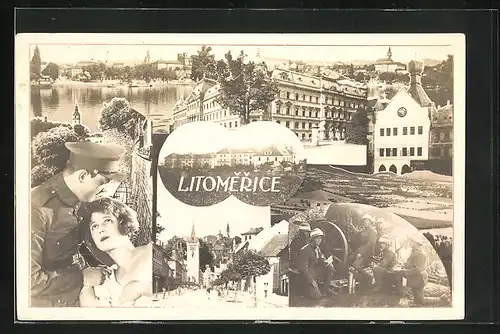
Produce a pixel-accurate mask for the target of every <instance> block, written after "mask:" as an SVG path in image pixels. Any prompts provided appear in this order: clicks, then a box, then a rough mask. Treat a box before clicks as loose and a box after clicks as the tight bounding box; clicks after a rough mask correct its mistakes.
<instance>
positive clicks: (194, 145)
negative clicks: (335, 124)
mask: <svg viewBox="0 0 500 334" xmlns="http://www.w3.org/2000/svg"><path fill="white" fill-rule="evenodd" d="M263 133H265V134H266V135H265V136H262V135H261V134H263ZM186 138H196V139H197V140H186ZM227 143H231V145H230V147H231V148H253V149H256V150H258V149H262V148H266V147H269V146H276V147H279V148H284V147H285V146H293V148H294V151H295V153H296V155H297V158H298V159H304V158H305V150H304V148H303V146H302V143H301V141H300V139H299V138H298V137H297V136H296V135H295V134H294V133H293V132H292V131H290V130H289V129H287V128H286V127H283V126H280V125H278V124H276V123H274V122H254V123H250V124H248V125H247V126H245V127H240V128H237V130H236V129H234V130H228V129H226V128H224V127H222V126H220V125H219V124H218V123H212V122H193V123H188V124H185V125H184V126H182V127H180V128H179V129H177V130H176V131H174V132H172V134H171V135H170V136H169V137H168V139H167V140H166V141H165V143H164V144H163V146H162V148H161V150H160V155H159V161H163V160H164V159H165V157H166V156H168V155H169V154H171V153H177V154H187V153H194V154H204V153H214V152H218V151H219V150H221V149H223V148H225V147H227Z"/></svg>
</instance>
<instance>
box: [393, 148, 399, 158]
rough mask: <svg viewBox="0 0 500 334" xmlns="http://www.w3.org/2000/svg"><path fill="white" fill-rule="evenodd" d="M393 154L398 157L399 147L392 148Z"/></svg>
mask: <svg viewBox="0 0 500 334" xmlns="http://www.w3.org/2000/svg"><path fill="white" fill-rule="evenodd" d="M392 156H393V157H397V156H398V149H397V148H393V149H392Z"/></svg>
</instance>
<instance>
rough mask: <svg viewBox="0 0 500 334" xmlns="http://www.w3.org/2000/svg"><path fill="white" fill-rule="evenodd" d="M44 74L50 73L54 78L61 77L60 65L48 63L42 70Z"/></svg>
mask: <svg viewBox="0 0 500 334" xmlns="http://www.w3.org/2000/svg"><path fill="white" fill-rule="evenodd" d="M42 74H43V75H48V76H49V77H51V78H52V80H56V79H57V78H59V66H58V65H57V64H55V63H48V64H47V66H46V67H45V68H44V69H43V71H42Z"/></svg>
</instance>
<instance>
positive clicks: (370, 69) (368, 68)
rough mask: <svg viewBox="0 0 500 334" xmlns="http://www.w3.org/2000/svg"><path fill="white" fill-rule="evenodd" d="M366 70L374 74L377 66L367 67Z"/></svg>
mask: <svg viewBox="0 0 500 334" xmlns="http://www.w3.org/2000/svg"><path fill="white" fill-rule="evenodd" d="M366 70H367V71H369V72H374V71H375V64H370V65H368V66H367V67H366Z"/></svg>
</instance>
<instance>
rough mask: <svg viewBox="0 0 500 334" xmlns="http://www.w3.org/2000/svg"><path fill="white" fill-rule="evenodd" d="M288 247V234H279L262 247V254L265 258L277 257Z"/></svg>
mask: <svg viewBox="0 0 500 334" xmlns="http://www.w3.org/2000/svg"><path fill="white" fill-rule="evenodd" d="M286 247H288V234H277V235H275V236H274V237H272V239H271V240H269V242H268V243H267V244H266V245H265V246H264V247H262V249H261V250H260V253H261V254H262V255H263V256H265V257H275V256H278V254H279V253H280V252H281V251H282V250H283V249H285V248H286Z"/></svg>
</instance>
